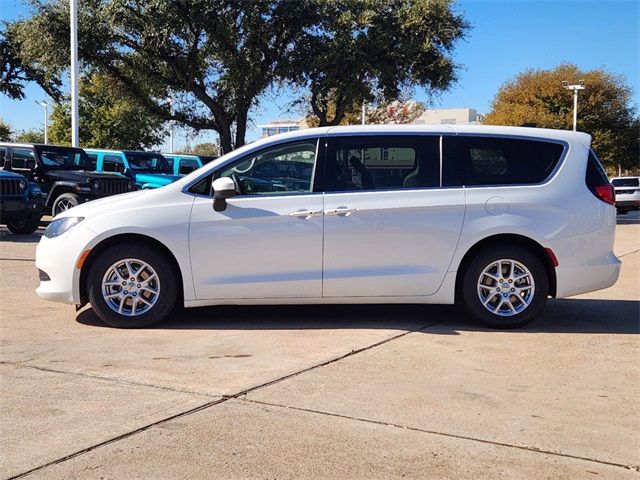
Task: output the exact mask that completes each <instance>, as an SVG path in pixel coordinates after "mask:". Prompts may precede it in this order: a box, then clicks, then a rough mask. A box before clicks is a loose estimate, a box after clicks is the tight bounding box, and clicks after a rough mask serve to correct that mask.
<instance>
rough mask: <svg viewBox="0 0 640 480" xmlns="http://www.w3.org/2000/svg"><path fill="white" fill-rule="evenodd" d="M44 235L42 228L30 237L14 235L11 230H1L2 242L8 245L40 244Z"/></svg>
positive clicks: (0, 239)
mask: <svg viewBox="0 0 640 480" xmlns="http://www.w3.org/2000/svg"><path fill="white" fill-rule="evenodd" d="M43 234H44V228H42V227H40V228H38V230H36V231H35V232H34V233H32V234H30V235H14V234H13V233H11V232H10V231H9V230H7V229H5V228H2V229H0V242H7V243H38V242H39V241H40V237H42V235H43Z"/></svg>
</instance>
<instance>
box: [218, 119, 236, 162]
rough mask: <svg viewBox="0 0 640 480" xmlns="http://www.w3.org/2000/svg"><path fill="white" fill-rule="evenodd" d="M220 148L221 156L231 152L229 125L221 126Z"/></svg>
mask: <svg viewBox="0 0 640 480" xmlns="http://www.w3.org/2000/svg"><path fill="white" fill-rule="evenodd" d="M219 133H220V148H221V149H222V154H223V155H224V154H225V153H229V152H231V151H232V150H233V144H232V143H231V125H222V126H221V128H220V132H219Z"/></svg>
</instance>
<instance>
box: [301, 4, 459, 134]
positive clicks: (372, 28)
mask: <svg viewBox="0 0 640 480" xmlns="http://www.w3.org/2000/svg"><path fill="white" fill-rule="evenodd" d="M318 8H319V9H320V15H319V23H318V24H317V25H316V26H315V28H314V29H312V30H311V31H310V32H309V33H308V35H306V36H305V38H304V39H303V40H302V41H301V43H300V45H299V46H298V48H297V49H296V50H295V51H294V52H293V55H294V58H295V62H294V63H293V66H294V70H293V71H292V72H291V73H290V80H291V81H292V82H294V83H295V84H297V85H301V86H303V87H305V88H308V89H309V90H310V106H311V110H312V111H313V114H314V115H315V116H316V117H317V118H318V120H319V125H320V126H323V125H338V124H340V123H341V122H342V121H343V119H344V117H345V116H346V115H348V114H349V113H350V112H355V111H358V110H359V108H360V106H361V105H362V103H363V102H367V103H370V102H375V103H385V102H391V101H394V100H398V99H399V98H400V96H401V94H402V93H403V91H404V92H406V91H407V90H410V89H412V88H414V87H417V86H419V87H422V88H424V89H426V91H427V92H428V93H429V94H432V93H435V92H441V91H444V90H446V89H447V88H448V87H449V86H450V85H451V84H452V83H453V82H455V80H456V78H457V75H456V72H457V67H456V65H455V63H454V62H453V59H452V56H451V55H452V52H453V49H454V47H455V44H456V42H457V41H458V40H460V39H461V38H463V37H464V35H465V33H466V32H467V30H468V29H469V25H468V23H467V21H466V20H465V19H464V17H463V15H462V14H460V13H457V12H455V11H454V8H453V2H452V1H451V0H413V1H411V2H408V1H379V0H325V1H322V2H320V3H319V4H318Z"/></svg>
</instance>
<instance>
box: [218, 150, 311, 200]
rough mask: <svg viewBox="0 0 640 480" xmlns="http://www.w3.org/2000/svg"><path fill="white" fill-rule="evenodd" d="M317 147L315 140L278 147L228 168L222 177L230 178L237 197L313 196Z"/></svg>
mask: <svg viewBox="0 0 640 480" xmlns="http://www.w3.org/2000/svg"><path fill="white" fill-rule="evenodd" d="M317 144H318V141H317V140H316V139H313V140H304V141H301V142H296V143H289V144H286V145H278V146H277V147H273V148H270V149H268V150H264V151H262V152H259V153H257V154H255V155H252V156H249V157H245V158H243V159H241V160H238V161H236V162H234V163H232V164H231V165H227V166H226V167H225V168H224V169H223V170H222V171H221V172H220V175H219V176H220V177H229V178H231V179H232V180H233V182H234V183H235V184H236V192H237V193H238V195H292V194H300V193H310V192H311V191H313V173H314V171H315V163H316V148H317Z"/></svg>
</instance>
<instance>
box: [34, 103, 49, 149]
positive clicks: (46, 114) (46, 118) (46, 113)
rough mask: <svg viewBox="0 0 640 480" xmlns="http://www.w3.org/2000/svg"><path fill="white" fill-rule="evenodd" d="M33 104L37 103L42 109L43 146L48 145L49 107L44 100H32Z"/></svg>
mask: <svg viewBox="0 0 640 480" xmlns="http://www.w3.org/2000/svg"><path fill="white" fill-rule="evenodd" d="M34 102H35V103H37V104H38V105H40V106H41V107H43V108H44V144H45V145H46V144H48V143H49V134H48V133H49V107H50V105H49V104H48V103H47V102H45V101H44V100H42V101H40V102H39V101H37V100H34Z"/></svg>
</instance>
